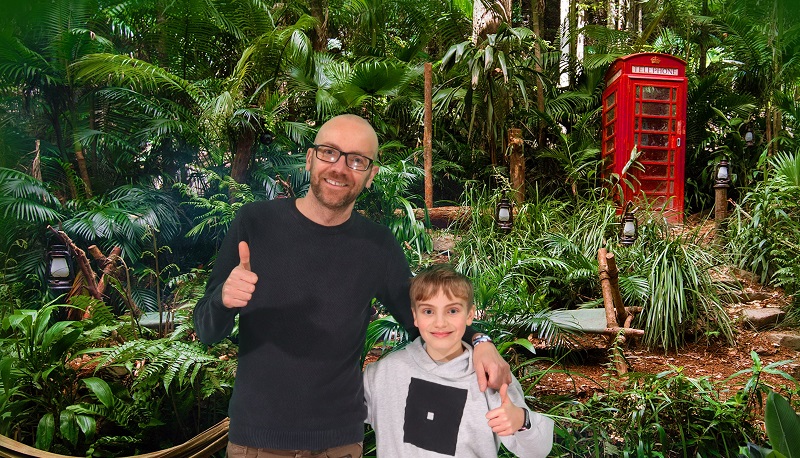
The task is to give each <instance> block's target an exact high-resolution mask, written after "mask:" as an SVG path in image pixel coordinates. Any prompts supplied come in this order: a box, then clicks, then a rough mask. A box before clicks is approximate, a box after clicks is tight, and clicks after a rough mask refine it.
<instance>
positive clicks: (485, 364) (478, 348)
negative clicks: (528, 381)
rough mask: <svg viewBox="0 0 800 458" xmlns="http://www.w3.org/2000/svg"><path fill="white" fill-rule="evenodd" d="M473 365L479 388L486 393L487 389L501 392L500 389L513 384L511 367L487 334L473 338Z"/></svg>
mask: <svg viewBox="0 0 800 458" xmlns="http://www.w3.org/2000/svg"><path fill="white" fill-rule="evenodd" d="M471 343H472V347H473V348H472V365H473V366H474V367H475V375H477V376H478V387H480V389H481V391H486V387H487V386H488V387H489V388H492V389H494V390H500V387H501V386H503V385H504V384H505V385H508V384H510V383H511V380H512V377H511V366H510V365H509V364H508V363H507V362H506V360H505V359H503V357H502V356H500V353H499V352H498V351H497V348H496V347H495V346H494V343H493V342H492V341H491V340H489V339H488V336H487V335H486V334H475V335H473V337H472V342H471Z"/></svg>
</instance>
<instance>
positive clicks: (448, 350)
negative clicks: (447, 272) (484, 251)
mask: <svg viewBox="0 0 800 458" xmlns="http://www.w3.org/2000/svg"><path fill="white" fill-rule="evenodd" d="M467 304H468V303H467V300H466V299H463V298H459V297H455V296H448V295H447V293H445V292H444V291H442V290H441V289H440V290H439V291H437V293H436V294H435V295H434V296H433V297H430V298H428V299H424V300H421V301H418V302H417V304H416V306H415V307H412V312H413V313H414V324H415V325H416V326H417V328H418V329H419V333H420V335H421V336H422V340H424V341H425V350H426V351H427V352H428V355H430V357H431V358H433V360H435V361H450V360H451V359H453V358H455V357H456V356H458V355H460V354H461V353H462V352H463V351H464V348H463V347H462V345H461V338H462V337H463V336H464V332H465V331H466V329H467V326H468V325H470V324H472V318H473V315H474V310H473V309H472V308H471V307H469V306H468V305H467Z"/></svg>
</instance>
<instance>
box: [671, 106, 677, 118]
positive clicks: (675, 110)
mask: <svg viewBox="0 0 800 458" xmlns="http://www.w3.org/2000/svg"><path fill="white" fill-rule="evenodd" d="M677 114H678V106H677V105H675V104H672V116H673V117H675V116H677Z"/></svg>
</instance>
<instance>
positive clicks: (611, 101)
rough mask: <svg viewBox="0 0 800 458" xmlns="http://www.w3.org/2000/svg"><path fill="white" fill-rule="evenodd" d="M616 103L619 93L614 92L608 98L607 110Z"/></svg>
mask: <svg viewBox="0 0 800 458" xmlns="http://www.w3.org/2000/svg"><path fill="white" fill-rule="evenodd" d="M616 101H617V93H616V92H612V93H611V94H609V96H608V98H606V108H608V107H610V106H611V105H614V103H615V102H616Z"/></svg>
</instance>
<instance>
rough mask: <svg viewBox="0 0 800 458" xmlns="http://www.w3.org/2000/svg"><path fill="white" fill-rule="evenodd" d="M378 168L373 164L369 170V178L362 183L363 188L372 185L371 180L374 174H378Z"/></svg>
mask: <svg viewBox="0 0 800 458" xmlns="http://www.w3.org/2000/svg"><path fill="white" fill-rule="evenodd" d="M379 168H380V167H378V166H377V165H374V164H373V166H372V169H371V170H370V171H369V179H367V184H365V185H364V187H365V188H369V187H370V186H372V180H373V179H374V178H375V175H377V174H378V169H379Z"/></svg>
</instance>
